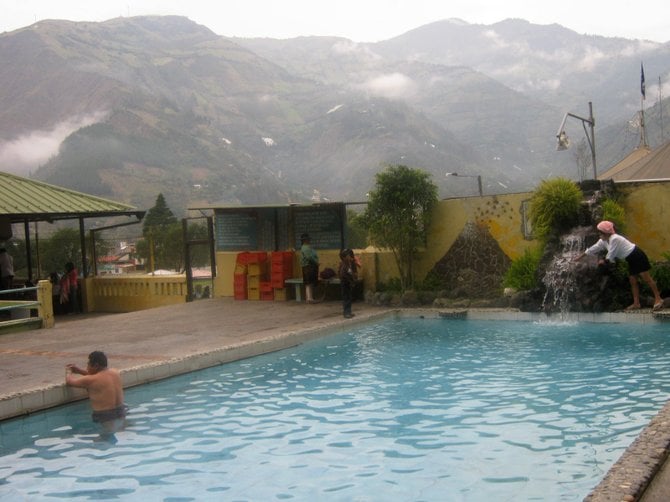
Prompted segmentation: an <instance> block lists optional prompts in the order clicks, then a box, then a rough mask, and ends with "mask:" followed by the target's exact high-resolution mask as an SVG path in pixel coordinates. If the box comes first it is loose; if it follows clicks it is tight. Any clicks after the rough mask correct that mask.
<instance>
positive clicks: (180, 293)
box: [81, 274, 187, 312]
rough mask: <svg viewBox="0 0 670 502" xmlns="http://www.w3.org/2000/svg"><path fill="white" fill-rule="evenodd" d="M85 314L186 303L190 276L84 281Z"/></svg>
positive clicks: (94, 278)
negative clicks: (187, 281)
mask: <svg viewBox="0 0 670 502" xmlns="http://www.w3.org/2000/svg"><path fill="white" fill-rule="evenodd" d="M81 284H82V299H83V301H84V311H85V312H134V311H137V310H145V309H150V308H154V307H163V306H166V305H175V304H179V303H186V296H187V294H186V293H187V291H186V276H185V275H183V274H182V275H170V276H147V275H142V276H128V275H125V276H99V277H88V278H86V279H84V280H83V281H81Z"/></svg>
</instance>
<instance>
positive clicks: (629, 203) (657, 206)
mask: <svg viewBox="0 0 670 502" xmlns="http://www.w3.org/2000/svg"><path fill="white" fill-rule="evenodd" d="M616 188H617V191H618V192H619V193H620V194H621V195H622V200H621V205H622V206H623V207H624V209H625V211H626V228H625V229H624V230H625V234H626V237H628V238H629V239H630V240H631V241H633V242H634V243H636V244H637V245H638V246H640V247H641V248H642V249H644V251H645V252H646V253H647V255H648V256H649V259H650V260H652V261H653V260H656V261H659V260H662V259H663V257H662V253H668V252H670V225H668V221H669V220H668V218H670V182H669V181H658V182H653V181H652V182H626V183H617V184H616Z"/></svg>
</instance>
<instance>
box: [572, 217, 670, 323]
mask: <svg viewBox="0 0 670 502" xmlns="http://www.w3.org/2000/svg"><path fill="white" fill-rule="evenodd" d="M596 228H598V233H599V234H600V239H599V240H598V242H596V243H595V244H594V245H593V246H591V247H589V248H587V249H586V251H584V252H583V253H580V254H579V255H577V256H576V257H575V258H574V260H575V261H577V260H581V259H582V258H583V257H584V256H586V255H590V256H593V255H598V254H600V253H602V252H606V253H607V254H606V255H605V258H601V259H600V260H599V261H598V263H599V264H604V263H607V262H610V261H614V260H626V263H627V264H628V280H629V281H630V288H631V291H632V293H633V303H632V304H631V305H629V306H628V307H626V310H637V309H639V308H640V284H639V283H638V279H637V276H638V275H639V276H640V277H642V279H643V280H644V282H646V283H647V284H648V285H649V288H650V289H651V291H652V292H653V293H654V307H653V310H660V309H662V308H663V298H661V294H660V293H659V291H658V287H657V286H656V282H655V281H654V278H653V277H652V276H651V274H650V273H649V270H650V269H651V264H650V263H649V258H647V255H646V254H645V252H644V251H642V249H640V248H639V247H638V246H636V245H635V244H633V243H632V242H631V241H629V240H628V239H626V238H625V237H624V236H622V235H619V234H617V233H616V229H615V228H614V223H612V222H611V221H607V220H604V221H601V222H600V223H598V225H597V226H596Z"/></svg>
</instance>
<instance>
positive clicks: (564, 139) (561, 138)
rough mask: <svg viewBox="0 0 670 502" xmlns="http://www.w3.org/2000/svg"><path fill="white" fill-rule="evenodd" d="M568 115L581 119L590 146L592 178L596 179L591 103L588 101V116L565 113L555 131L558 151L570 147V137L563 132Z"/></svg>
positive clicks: (594, 133)
mask: <svg viewBox="0 0 670 502" xmlns="http://www.w3.org/2000/svg"><path fill="white" fill-rule="evenodd" d="M568 117H573V118H576V119H577V120H581V121H582V127H583V128H584V134H585V135H586V140H587V141H588V143H589V147H590V148H591V166H592V167H593V179H594V180H597V179H598V170H597V169H596V131H595V128H596V119H594V118H593V104H592V103H591V101H589V118H584V117H580V116H579V115H575V114H574V113H570V112H568V113H566V114H565V116H564V117H563V122H561V127H559V128H558V132H557V133H556V138H557V139H558V145H556V150H558V151H559V152H560V151H562V150H567V149H568V148H569V147H570V139H569V138H568V135H567V134H566V133H565V122H566V121H567V120H568ZM586 124H588V125H589V126H590V131H591V135H589V133H588V132H587V130H586Z"/></svg>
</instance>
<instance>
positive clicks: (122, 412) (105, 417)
mask: <svg viewBox="0 0 670 502" xmlns="http://www.w3.org/2000/svg"><path fill="white" fill-rule="evenodd" d="M127 411H128V406H126V405H125V404H122V405H121V406H117V407H116V408H112V409H111V410H99V411H94V412H93V413H92V414H91V418H92V419H93V421H94V422H97V423H101V422H111V421H112V420H117V419H119V418H126V413H127Z"/></svg>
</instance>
